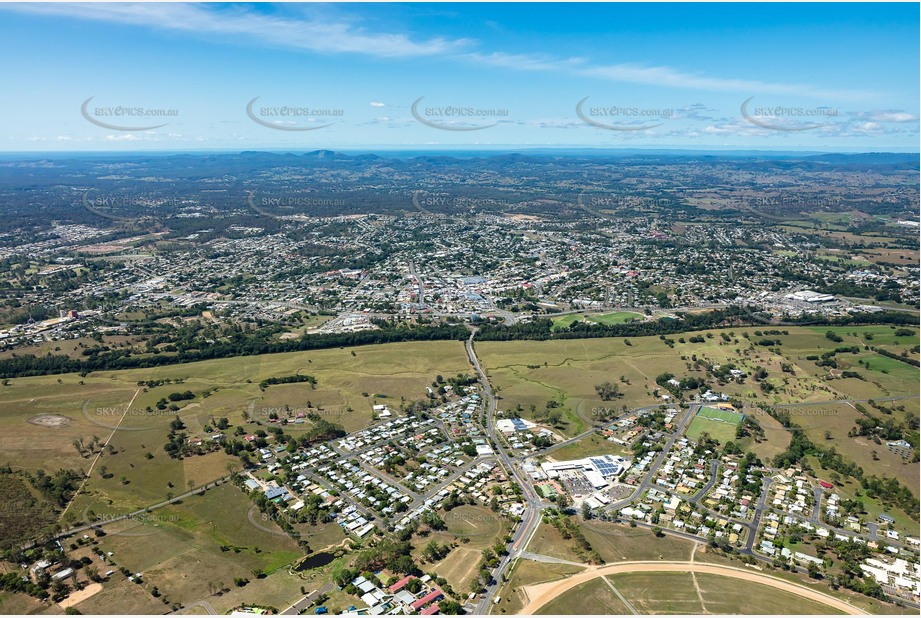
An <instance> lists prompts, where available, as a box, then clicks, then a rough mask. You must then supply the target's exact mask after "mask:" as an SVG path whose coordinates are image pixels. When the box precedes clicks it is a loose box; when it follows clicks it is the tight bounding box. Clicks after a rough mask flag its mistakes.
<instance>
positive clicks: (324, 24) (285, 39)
mask: <svg viewBox="0 0 921 618" xmlns="http://www.w3.org/2000/svg"><path fill="white" fill-rule="evenodd" d="M0 8H3V9H6V10H13V11H19V12H22V13H32V14H40V15H48V16H58V17H68V18H75V19H89V20H95V21H106V22H112V23H119V24H128V25H135V26H149V27H154V28H161V29H165V30H175V31H185V32H192V33H196V34H220V35H230V36H243V37H248V38H251V39H256V40H259V41H261V42H263V43H267V44H270V45H280V46H286V47H292V48H296V49H303V50H309V51H314V52H320V53H331V52H352V53H361V54H368V55H372V56H389V57H406V56H428V55H433V54H441V53H446V52H451V51H457V50H459V49H462V48H464V47H466V46H467V45H468V44H469V43H470V42H471V41H469V40H467V39H454V40H448V39H443V38H438V37H436V38H432V39H427V40H413V39H411V38H410V37H409V36H407V35H406V34H403V33H385V32H380V33H372V32H367V31H365V30H363V29H360V28H355V27H353V26H352V25H351V24H348V23H344V22H341V21H321V20H308V19H295V18H291V17H276V16H271V15H264V14H260V13H256V12H253V11H251V10H247V9H245V8H241V7H232V8H230V9H226V8H218V9H215V8H214V6H213V5H212V6H210V7H208V6H206V5H198V4H179V3H163V4H159V3H157V4H154V3H150V4H148V3H125V4H116V3H111V4H110V3H104V4H91V5H88V4H63V3H55V4H31V3H30V4H8V5H5V6H2V7H0Z"/></svg>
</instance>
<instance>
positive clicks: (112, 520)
mask: <svg viewBox="0 0 921 618" xmlns="http://www.w3.org/2000/svg"><path fill="white" fill-rule="evenodd" d="M229 479H230V476H229V475H228V476H225V477H222V478H219V479H217V480H216V481H211V482H210V483H208V484H206V485H202V486H201V487H196V488H195V489H193V490H191V491H187V492H185V493H184V494H181V495H179V496H176V497H174V498H170V499H169V500H163V501H162V502H157V503H156V504H151V505H150V506H148V507H146V508H143V509H138V510H137V511H132V512H131V513H126V514H124V515H119V516H118V517H112V518H109V519H105V520H103V521H99V522H96V523H91V524H84V525H82V526H76V527H74V528H69V529H67V530H64V531H62V532H60V533H59V534H57V535H56V536H57V538H59V539H60V538H63V537H67V536H70V535H72V534H78V533H80V532H86V531H87V530H92V529H94V528H102V527H105V526H108V525H111V524H114V523H115V522H118V521H124V520H126V519H131V518H133V517H138V516H140V515H144V514H145V513H149V512H150V511H153V510H156V509H159V508H162V507H164V506H169V505H170V504H176V503H177V502H180V501H181V500H183V499H184V498H188V497H189V496H194V495H197V494H201V493H204V492H205V491H207V490H208V489H211V488H213V487H217V486H218V485H220V484H221V483H223V482H225V481H227V480H229ZM35 545H36V543H29V544H27V545H23V546H22V548H23V549H29V548H31V547H34V546H35Z"/></svg>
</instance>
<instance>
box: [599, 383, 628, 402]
mask: <svg viewBox="0 0 921 618" xmlns="http://www.w3.org/2000/svg"><path fill="white" fill-rule="evenodd" d="M595 392H596V393H598V396H599V397H601V400H602V401H611V400H612V399H616V398H618V397H621V396H622V393H621V392H620V386H618V385H617V384H614V383H612V382H602V383H601V384H596V385H595Z"/></svg>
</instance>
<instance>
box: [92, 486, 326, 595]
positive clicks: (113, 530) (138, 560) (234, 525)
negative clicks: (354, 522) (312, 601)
mask: <svg viewBox="0 0 921 618" xmlns="http://www.w3.org/2000/svg"><path fill="white" fill-rule="evenodd" d="M250 506H251V503H250V501H249V498H247V497H246V495H245V494H244V493H243V492H242V491H241V490H240V489H239V488H237V487H235V486H233V485H230V484H224V485H222V486H220V487H218V488H216V489H213V490H210V491H208V492H207V493H206V494H205V495H203V496H195V497H192V498H189V499H187V500H185V501H184V503H183V504H179V505H173V506H170V507H167V508H163V509H159V510H157V511H155V512H153V513H151V514H150V515H149V516H148V517H145V518H143V519H140V520H134V521H130V522H124V523H123V524H113V525H112V526H111V527H110V528H107V530H108V534H107V535H106V536H105V537H102V538H101V539H99V545H98V547H99V549H100V550H102V551H103V552H106V553H108V552H110V551H111V552H112V556H111V557H109V558H108V560H107V564H106V565H103V566H100V567H99V568H100V571H103V570H104V569H117V568H118V567H125V568H127V569H128V570H129V571H130V572H132V573H143V574H144V584H143V585H140V586H139V585H137V584H133V583H130V582H128V581H127V579H126V578H125V577H124V576H123V575H121V574H120V573H116V574H115V575H113V576H112V578H111V580H110V581H108V582H106V583H105V584H104V588H103V591H102V592H100V593H98V594H96V595H94V596H93V597H90V598H89V599H87V600H86V601H83V602H81V603H78V604H77V605H76V608H77V609H78V610H80V611H82V612H83V613H91V612H95V613H98V612H99V611H104V609H105V608H106V607H108V608H111V607H120V608H121V607H123V606H122V605H121V604H119V601H117V600H113V599H118V598H119V595H121V594H123V593H124V594H125V595H126V599H130V598H135V599H137V601H136V602H138V603H140V602H141V599H142V598H146V596H149V592H150V591H151V590H152V589H153V587H154V586H155V587H157V588H158V590H159V591H160V593H161V594H162V596H161V597H160V598H159V599H156V600H155V603H156V607H158V608H159V609H158V610H157V611H153V609H154V608H153V607H150V606H149V605H148V606H138V609H137V610H136V611H138V612H140V613H162V612H163V611H164V610H165V609H166V608H167V605H165V604H164V602H163V601H164V600H166V601H168V602H169V603H170V604H172V603H180V604H183V605H185V604H189V603H194V602H196V601H199V600H206V601H208V602H209V603H211V605H213V606H214V607H215V608H216V609H217V610H218V611H219V612H226V611H227V610H229V609H231V608H232V607H235V606H236V605H238V604H240V603H243V602H246V601H248V600H252V599H254V598H258V599H259V600H260V602H262V603H266V604H270V605H275V606H277V607H286V606H287V604H288V603H290V602H291V601H293V600H295V597H297V592H298V590H299V585H300V580H299V578H298V577H297V576H296V575H292V574H289V572H288V569H287V568H285V567H286V566H287V565H289V564H291V563H292V562H294V561H295V560H296V559H298V558H300V557H301V556H302V555H304V554H303V551H301V550H300V549H299V548H298V546H297V544H296V543H295V542H294V541H293V540H292V539H291V538H290V537H288V536H287V535H286V534H285V533H284V532H282V530H281V529H280V528H277V526H275V525H274V524H272V523H271V522H260V525H259V526H258V527H257V526H255V525H254V524H253V523H252V522H251V521H250V520H249V518H248V516H247V514H248V511H249V509H250ZM333 525H334V524H333ZM254 571H258V572H262V573H266V574H267V577H265V578H262V579H258V578H256V577H255V576H254V574H253V573H254ZM237 577H239V578H246V579H249V580H251V581H250V582H249V583H248V584H247V585H246V586H244V587H242V588H240V587H237V586H235V585H234V583H233V580H234V578H237ZM221 588H229V589H230V590H229V592H226V593H221V594H218V590H219V589H221ZM141 591H143V592H144V595H140V596H138V595H139V594H140V592H141ZM145 595H146V596H145ZM151 598H152V597H151ZM113 603H114V604H115V605H113ZM142 607H143V608H142ZM126 611H127V610H126Z"/></svg>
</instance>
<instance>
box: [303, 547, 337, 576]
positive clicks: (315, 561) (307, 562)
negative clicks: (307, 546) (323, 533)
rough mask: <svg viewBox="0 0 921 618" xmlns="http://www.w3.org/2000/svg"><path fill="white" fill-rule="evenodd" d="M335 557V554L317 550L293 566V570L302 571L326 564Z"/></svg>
mask: <svg viewBox="0 0 921 618" xmlns="http://www.w3.org/2000/svg"><path fill="white" fill-rule="evenodd" d="M335 559H336V556H335V555H333V554H331V553H329V552H326V551H321V552H317V553H315V554H314V555H312V556H307V557H306V558H303V559H302V560H301V561H300V562H298V563H297V565H296V566H295V567H294V570H295V571H304V570H307V569H315V568H317V567H321V566H326V565H327V564H329V563H330V562H332V561H333V560H335Z"/></svg>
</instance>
